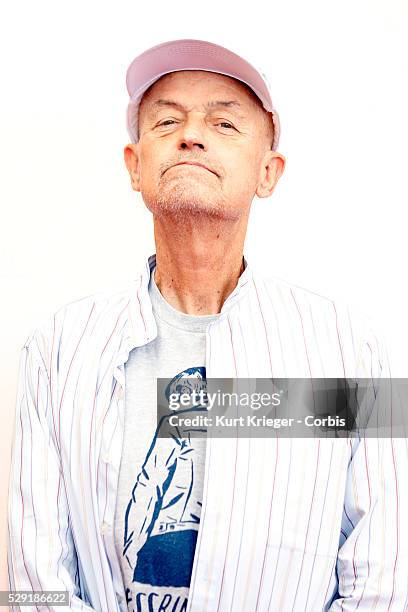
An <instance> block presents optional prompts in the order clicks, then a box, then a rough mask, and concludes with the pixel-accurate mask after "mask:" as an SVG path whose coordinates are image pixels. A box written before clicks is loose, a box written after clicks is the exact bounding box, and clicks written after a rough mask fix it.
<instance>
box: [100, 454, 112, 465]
mask: <svg viewBox="0 0 408 612" xmlns="http://www.w3.org/2000/svg"><path fill="white" fill-rule="evenodd" d="M102 461H103V462H104V463H110V457H109V455H108V453H105V454H104V455H102Z"/></svg>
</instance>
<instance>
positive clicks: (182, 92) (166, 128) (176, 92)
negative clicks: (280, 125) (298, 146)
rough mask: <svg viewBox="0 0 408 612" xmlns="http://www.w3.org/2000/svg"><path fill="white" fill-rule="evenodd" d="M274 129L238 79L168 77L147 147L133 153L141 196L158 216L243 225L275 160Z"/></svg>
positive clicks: (157, 91) (156, 94) (157, 96)
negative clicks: (212, 218) (212, 219)
mask: <svg viewBox="0 0 408 612" xmlns="http://www.w3.org/2000/svg"><path fill="white" fill-rule="evenodd" d="M271 126H272V121H271V118H270V115H269V114H268V113H266V112H265V111H264V110H263V108H262V106H261V104H260V102H259V101H258V100H257V98H256V96H255V95H254V94H252V92H250V91H248V89H247V88H246V87H245V86H244V85H243V84H242V83H240V82H239V81H237V80H236V79H233V78H230V77H227V76H224V75H221V74H218V73H212V72H206V71H197V70H192V71H180V72H173V73H170V74H167V75H165V76H163V77H161V79H159V80H158V81H156V83H154V84H153V85H152V87H151V88H150V89H149V90H148V91H147V92H146V93H145V95H144V97H143V99H142V102H141V105H140V109H139V142H138V143H137V144H133V145H128V146H127V147H126V149H125V159H126V163H127V166H128V169H129V172H130V174H131V177H132V184H133V188H134V189H135V190H136V191H141V193H142V197H143V200H144V202H145V204H146V206H147V207H148V208H149V210H151V212H152V213H153V214H154V215H158V216H159V215H161V214H165V213H170V212H171V213H181V214H183V213H186V212H190V213H201V214H207V215H208V214H210V215H214V216H218V217H222V218H224V219H226V218H229V219H238V218H239V217H240V216H241V215H242V214H243V212H246V213H248V211H249V208H250V205H251V202H252V199H253V197H254V195H255V193H257V189H258V186H259V183H260V180H262V179H261V176H262V169H263V168H264V159H265V154H266V155H267V157H268V160H270V158H271V155H272V156H273V155H274V152H271V150H270V149H271V143H272V129H271ZM268 151H269V153H268ZM188 162H195V163H198V164H202V165H201V166H197V165H192V164H191V163H188ZM258 195H260V194H258Z"/></svg>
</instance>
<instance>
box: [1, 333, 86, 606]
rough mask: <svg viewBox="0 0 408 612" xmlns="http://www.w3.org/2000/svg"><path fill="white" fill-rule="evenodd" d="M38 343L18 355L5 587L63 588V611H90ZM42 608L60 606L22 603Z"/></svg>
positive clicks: (30, 341) (31, 342)
mask: <svg viewBox="0 0 408 612" xmlns="http://www.w3.org/2000/svg"><path fill="white" fill-rule="evenodd" d="M40 346H41V341H38V337H37V334H36V332H34V333H33V334H32V335H31V336H30V338H29V339H28V340H27V342H26V343H25V345H24V347H23V348H22V351H21V354H20V365H19V377H18V385H17V400H16V410H15V424H14V437H13V442H12V453H11V469H10V480H9V498H8V553H7V560H8V576H9V588H10V590H17V591H68V592H69V599H70V604H69V607H68V609H70V610H85V611H88V612H91V611H92V610H93V608H92V607H90V606H89V605H87V603H86V602H84V601H82V600H81V599H80V593H81V589H80V585H79V577H78V563H77V556H76V551H75V546H74V541H73V535H72V531H71V527H70V516H69V510H68V503H67V498H66V493H65V486H64V479H63V475H62V471H61V465H60V458H59V453H58V451H57V449H56V447H55V444H54V440H53V438H52V436H51V432H50V425H49V423H50V422H52V419H47V415H48V416H49V415H50V412H49V411H51V410H52V407H51V393H50V380H49V376H48V372H47V368H46V365H45V360H44V354H43V351H41V349H40ZM10 609H11V610H12V611H13V612H15V611H16V610H19V609H20V607H19V606H13V607H12V608H10ZM43 609H47V610H54V609H55V610H56V612H58V610H60V609H61V606H55V607H54V606H53V605H52V603H51V604H48V605H47V604H41V603H39V604H38V605H32V606H24V610H26V611H27V612H29V611H31V610H43ZM64 609H67V606H64Z"/></svg>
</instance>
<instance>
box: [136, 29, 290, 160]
mask: <svg viewBox="0 0 408 612" xmlns="http://www.w3.org/2000/svg"><path fill="white" fill-rule="evenodd" d="M179 70H206V71H208V72H218V73H219V74H225V75H226V76H230V77H233V78H234V79H238V80H239V81H242V82H243V83H245V84H246V85H248V86H249V87H250V88H251V89H252V91H253V92H254V93H255V94H256V95H257V96H258V98H259V100H260V101H261V102H262V106H263V107H264V109H265V110H266V111H268V112H269V113H271V114H272V120H273V125H274V138H273V143H272V149H273V150H274V151H275V150H276V148H277V146H278V142H279V136H280V122H279V116H278V113H277V112H276V110H275V109H274V107H273V104H272V98H271V94H270V88H269V84H268V82H267V80H266V77H265V75H264V74H263V73H262V72H260V71H258V70H257V69H256V68H254V67H253V66H252V65H251V64H250V63H249V62H247V61H246V60H245V59H243V58H242V57H240V56H239V55H237V54H236V53H233V52H232V51H230V50H229V49H226V48H225V47H221V46H220V45H216V44H215V43H211V42H207V41H205V40H192V39H181V40H171V41H168V42H165V43H162V44H160V45H156V46H155V47H151V48H150V49H147V51H144V53H142V54H141V55H138V56H137V57H136V58H135V59H134V60H133V62H132V63H131V64H130V66H129V68H128V70H127V73H126V87H127V90H128V93H129V96H130V101H129V104H128V108H127V130H128V133H129V136H130V138H131V140H132V142H137V141H138V108H139V104H140V101H141V99H142V97H143V94H144V93H145V91H146V90H147V89H148V88H149V87H150V85H152V84H153V83H154V82H155V81H157V80H158V79H160V77H162V76H163V75H165V74H168V73H169V72H177V71H179Z"/></svg>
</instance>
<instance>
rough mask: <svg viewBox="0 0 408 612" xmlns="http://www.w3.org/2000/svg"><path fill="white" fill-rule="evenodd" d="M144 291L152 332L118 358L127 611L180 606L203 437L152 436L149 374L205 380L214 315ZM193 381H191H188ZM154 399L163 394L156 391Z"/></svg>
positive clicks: (196, 510) (119, 530) (171, 387)
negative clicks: (122, 384)
mask: <svg viewBox="0 0 408 612" xmlns="http://www.w3.org/2000/svg"><path fill="white" fill-rule="evenodd" d="M154 272H155V269H154V270H153V271H152V274H151V278H150V282H149V295H150V298H151V300H152V307H153V313H154V316H155V319H156V323H157V328H158V329H157V331H158V335H157V337H156V338H155V339H154V340H153V341H152V342H149V343H148V344H147V345H145V346H141V347H137V348H135V349H133V350H132V351H131V353H130V355H129V359H128V361H127V362H126V364H125V376H126V397H125V433H124V441H123V450H122V459H121V466H120V473H119V484H118V496H117V501H116V511H115V525H114V537H115V546H116V550H117V554H118V557H119V560H120V564H121V569H122V575H123V581H124V585H125V592H126V596H127V603H128V609H129V611H133V610H134V611H135V612H139V611H145V610H146V611H149V612H150V611H156V610H157V611H158V610H169V611H171V612H182V611H184V610H186V609H187V598H188V591H189V586H190V579H191V571H192V565H193V559H194V552H195V546H196V540H197V533H198V525H199V522H200V515H201V505H202V491H203V478H204V465H205V447H206V439H205V437H204V438H191V439H190V440H188V439H187V440H186V438H185V437H183V438H180V437H177V436H175V437H173V438H170V437H169V438H160V437H158V436H157V433H158V432H157V401H160V399H161V398H157V397H156V396H157V381H156V379H157V378H168V379H169V380H170V379H171V381H170V383H169V384H168V386H167V389H166V393H167V394H168V393H170V392H175V390H176V388H180V387H179V385H180V383H181V384H183V379H185V378H189V381H185V382H186V383H187V382H189V383H190V388H191V384H193V386H194V388H197V389H201V388H203V381H204V388H205V350H206V334H205V330H206V327H207V325H208V323H210V322H211V321H214V320H215V319H216V318H217V317H218V316H219V315H217V314H215V315H203V316H193V315H187V314H185V313H182V312H180V311H178V310H176V309H175V308H173V307H172V306H171V305H170V304H169V303H168V302H167V301H166V300H165V299H164V297H163V296H162V295H161V293H160V291H159V289H158V288H157V286H156V283H155V281H154ZM195 381H197V382H195ZM162 401H166V399H165V398H163V400H162Z"/></svg>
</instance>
